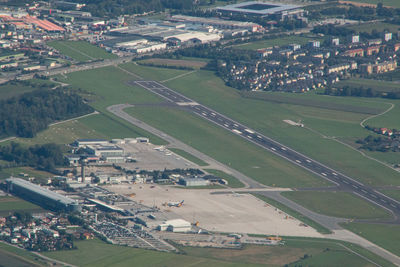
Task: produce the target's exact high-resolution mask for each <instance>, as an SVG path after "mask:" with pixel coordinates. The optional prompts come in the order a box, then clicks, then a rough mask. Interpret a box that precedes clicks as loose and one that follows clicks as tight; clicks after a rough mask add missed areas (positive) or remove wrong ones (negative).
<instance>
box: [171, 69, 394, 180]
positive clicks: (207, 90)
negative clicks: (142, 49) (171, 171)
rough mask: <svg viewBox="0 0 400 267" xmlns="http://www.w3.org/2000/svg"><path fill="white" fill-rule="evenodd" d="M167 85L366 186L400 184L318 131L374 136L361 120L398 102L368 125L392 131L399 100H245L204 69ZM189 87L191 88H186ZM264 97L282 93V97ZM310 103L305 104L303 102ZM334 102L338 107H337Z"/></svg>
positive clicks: (343, 135)
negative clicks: (295, 124)
mask: <svg viewBox="0 0 400 267" xmlns="http://www.w3.org/2000/svg"><path fill="white" fill-rule="evenodd" d="M166 84H167V86H169V87H170V88H173V89H175V90H177V91H179V92H181V93H183V94H185V95H187V96H189V97H191V98H192V99H194V100H196V101H198V102H200V103H202V104H205V105H207V106H209V107H211V108H213V109H215V110H217V111H219V112H221V113H222V114H225V115H227V116H229V117H231V118H234V119H236V120H238V121H239V122H241V123H243V124H245V125H247V126H249V127H251V128H253V129H256V130H258V131H260V132H262V133H264V134H266V135H267V136H270V137H272V138H275V139H277V140H278V141H280V142H282V143H284V144H285V145H288V146H290V147H292V148H294V149H296V150H298V151H300V152H302V153H304V154H306V155H308V156H310V157H312V158H318V159H319V160H320V161H322V162H323V163H325V164H327V165H329V166H331V167H333V168H336V169H339V170H342V171H343V172H345V173H346V174H348V175H350V176H352V177H355V178H358V179H360V180H361V181H363V182H365V183H370V184H376V185H379V184H400V181H399V179H398V178H397V176H398V174H397V173H396V172H395V171H393V170H391V169H389V168H387V167H385V166H384V165H381V164H379V163H377V162H374V161H371V160H368V159H366V158H364V157H363V156H362V155H361V154H359V153H358V152H357V151H354V150H352V149H350V148H348V147H346V146H344V145H341V144H339V143H337V142H335V141H334V140H330V139H327V138H325V137H324V136H322V135H320V134H318V133H316V132H315V131H317V132H319V133H321V134H323V135H326V136H334V137H335V138H339V139H340V140H343V141H347V140H354V139H355V138H360V137H364V136H367V135H368V134H370V132H369V131H367V130H365V129H363V128H362V127H360V122H361V121H362V120H363V119H364V118H367V117H369V116H371V113H376V112H378V111H381V110H385V109H387V108H389V107H390V104H388V102H393V103H395V104H396V108H395V109H393V110H392V111H390V112H388V113H386V114H385V115H384V116H381V117H376V118H374V119H372V120H370V121H368V124H370V122H371V123H374V124H376V122H381V121H382V122H385V123H384V124H385V127H393V128H394V127H396V125H398V124H399V123H400V122H399V120H398V115H397V114H399V113H397V110H396V109H397V104H398V103H400V102H399V101H389V100H386V99H365V98H354V97H350V98H346V97H329V96H324V95H316V94H314V93H309V94H286V95H285V97H286V96H288V98H287V99H290V102H289V103H283V101H284V100H282V97H281V99H280V101H281V102H282V103H276V102H275V103H274V102H271V101H263V100H259V99H249V98H243V97H241V95H240V93H239V92H238V91H237V90H235V89H232V88H230V87H227V86H225V85H224V84H223V82H222V81H221V80H220V79H219V78H217V77H215V76H214V75H213V74H211V73H209V72H206V71H198V72H196V73H192V74H190V75H187V76H185V77H181V78H180V79H177V80H173V81H170V82H167V83H166ZM188 84H190V86H187V85H188ZM265 94H272V95H277V96H281V95H282V93H265ZM285 97H284V98H285ZM295 98H298V101H297V103H293V102H294V101H295V100H294V99H295ZM306 101H307V103H305V102H306ZM319 101H320V103H326V102H330V103H329V104H327V106H328V108H323V107H315V105H316V104H315V103H317V102H319ZM310 102H312V104H310ZM335 104H337V106H336V107H335V106H334V105H335ZM313 105H314V106H313ZM350 106H353V107H352V109H353V110H354V111H356V112H354V111H353V112H349V111H343V109H346V110H349V108H350ZM334 109H336V110H334ZM360 112H367V113H360ZM284 119H290V120H293V121H299V120H301V121H302V122H303V123H304V124H305V125H306V126H307V127H309V128H311V129H313V130H314V131H310V130H308V129H307V128H300V127H293V126H290V125H288V124H286V123H285V122H283V120H284ZM300 140H301V141H300ZM382 173H386V175H384V176H383V175H382Z"/></svg>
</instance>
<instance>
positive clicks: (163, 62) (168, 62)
mask: <svg viewBox="0 0 400 267" xmlns="http://www.w3.org/2000/svg"><path fill="white" fill-rule="evenodd" d="M140 62H141V63H145V64H149V63H150V64H154V65H156V66H157V65H158V66H173V67H186V68H193V69H200V68H202V67H205V66H206V65H207V62H204V61H197V60H179V59H167V58H149V59H145V60H141V61H140Z"/></svg>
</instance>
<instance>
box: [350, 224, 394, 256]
mask: <svg viewBox="0 0 400 267" xmlns="http://www.w3.org/2000/svg"><path fill="white" fill-rule="evenodd" d="M342 226H343V227H344V228H346V229H348V230H350V231H352V232H354V233H356V234H358V235H360V236H362V237H364V238H366V239H368V240H370V241H371V242H373V243H375V244H377V245H378V246H380V247H383V248H385V249H387V250H388V251H390V252H392V253H394V254H396V255H397V256H400V247H399V240H400V226H399V225H394V224H372V223H370V224H368V223H347V224H343V225H342Z"/></svg>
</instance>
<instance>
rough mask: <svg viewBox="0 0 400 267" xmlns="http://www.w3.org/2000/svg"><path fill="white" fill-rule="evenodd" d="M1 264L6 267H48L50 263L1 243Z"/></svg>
mask: <svg viewBox="0 0 400 267" xmlns="http://www.w3.org/2000/svg"><path fill="white" fill-rule="evenodd" d="M0 262H1V263H0V264H1V266H4V267H16V266H18V267H31V266H46V265H48V264H50V263H49V262H47V261H45V260H43V259H42V258H40V257H38V256H36V255H34V254H32V253H30V252H28V251H26V250H23V249H19V248H16V247H13V246H10V245H7V244H4V243H0Z"/></svg>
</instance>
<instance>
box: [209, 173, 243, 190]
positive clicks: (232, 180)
mask: <svg viewBox="0 0 400 267" xmlns="http://www.w3.org/2000/svg"><path fill="white" fill-rule="evenodd" d="M204 170H205V171H207V172H208V173H210V174H213V175H215V176H216V177H218V178H222V179H225V180H226V181H227V182H228V187H232V188H240V187H244V184H243V183H242V182H241V181H239V180H238V179H236V178H235V177H233V176H232V175H229V174H227V173H225V172H222V171H219V170H213V169H204Z"/></svg>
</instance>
